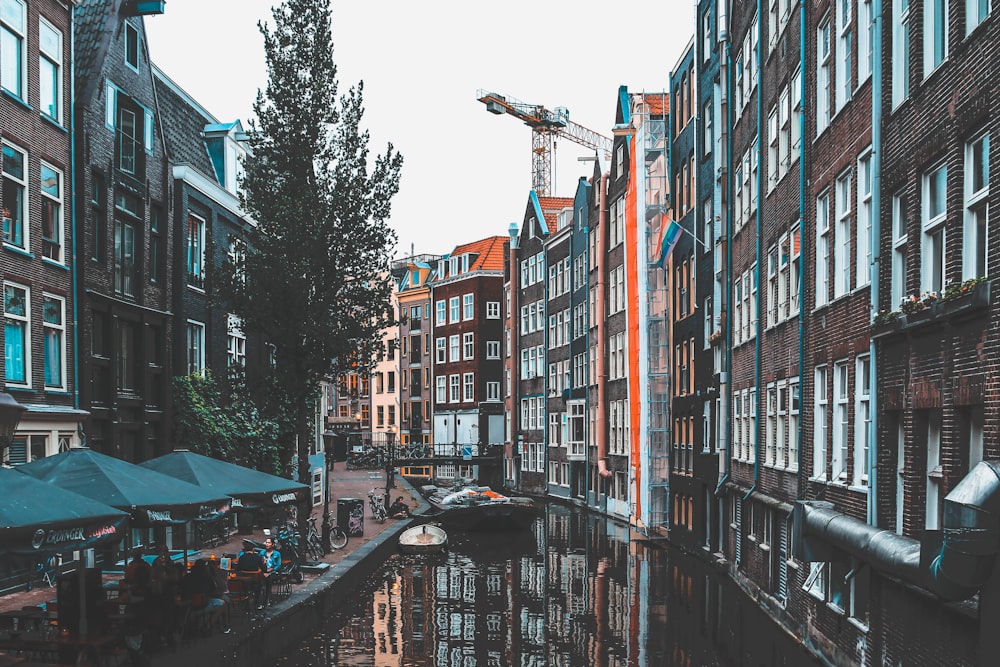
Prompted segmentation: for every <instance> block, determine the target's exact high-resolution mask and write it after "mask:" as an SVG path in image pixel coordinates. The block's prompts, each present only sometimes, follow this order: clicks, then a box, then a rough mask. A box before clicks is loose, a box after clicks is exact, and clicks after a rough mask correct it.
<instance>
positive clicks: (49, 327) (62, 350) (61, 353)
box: [42, 292, 66, 391]
mask: <svg viewBox="0 0 1000 667" xmlns="http://www.w3.org/2000/svg"><path fill="white" fill-rule="evenodd" d="M46 302H53V303H54V304H56V308H57V313H56V314H57V316H58V319H57V320H56V321H50V320H49V318H48V317H47V316H46V312H45V311H46V305H47V304H46ZM42 329H43V340H44V343H43V350H44V351H43V354H42V359H43V361H44V364H45V372H44V381H45V388H46V389H55V390H57V391H65V390H66V299H65V298H64V297H61V296H56V295H55V294H49V293H48V292H42ZM50 336H53V337H55V338H56V339H57V350H56V352H57V354H58V365H59V368H58V369H56V370H57V371H58V372H59V376H58V382H54V383H50V382H49V369H48V365H49V350H50V342H49V337H50Z"/></svg>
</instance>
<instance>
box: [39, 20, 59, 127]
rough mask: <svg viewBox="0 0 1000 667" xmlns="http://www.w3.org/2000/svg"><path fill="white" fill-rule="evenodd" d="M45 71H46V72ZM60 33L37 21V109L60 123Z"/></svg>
mask: <svg viewBox="0 0 1000 667" xmlns="http://www.w3.org/2000/svg"><path fill="white" fill-rule="evenodd" d="M46 70H48V71H47V72H46ZM62 77H63V36H62V31H60V30H59V29H57V28H56V27H55V26H54V25H52V24H51V23H49V22H48V21H46V20H45V19H44V18H43V17H39V19H38V107H39V109H40V110H41V112H42V114H44V115H45V116H47V117H48V118H50V119H52V120H54V121H55V122H56V123H60V124H61V123H62V116H63V113H62V109H63V82H62Z"/></svg>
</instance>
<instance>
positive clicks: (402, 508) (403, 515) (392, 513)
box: [386, 496, 410, 519]
mask: <svg viewBox="0 0 1000 667" xmlns="http://www.w3.org/2000/svg"><path fill="white" fill-rule="evenodd" d="M386 512H387V513H388V515H389V517H390V518H393V519H407V518H409V516H410V506H409V505H407V504H406V503H405V502H403V496H397V497H396V499H395V500H394V501H392V504H391V505H389V509H388V510H386Z"/></svg>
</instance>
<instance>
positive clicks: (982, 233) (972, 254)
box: [962, 133, 990, 281]
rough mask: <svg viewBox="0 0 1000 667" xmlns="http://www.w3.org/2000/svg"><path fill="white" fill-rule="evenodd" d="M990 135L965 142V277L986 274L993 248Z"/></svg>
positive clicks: (963, 255)
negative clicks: (989, 254) (991, 232)
mask: <svg viewBox="0 0 1000 667" xmlns="http://www.w3.org/2000/svg"><path fill="white" fill-rule="evenodd" d="M989 145H990V135H989V133H984V134H980V135H978V136H976V137H974V138H973V139H972V140H971V141H969V142H968V143H966V144H965V169H964V170H963V171H964V173H965V187H964V189H963V191H964V200H965V201H964V206H963V209H964V211H965V215H964V221H963V230H962V236H963V238H962V280H963V281H964V280H969V279H971V278H980V277H984V276H986V274H987V266H988V264H989V263H988V262H987V261H986V255H987V248H988V247H989V238H990V234H989V217H990V216H989V212H990V211H989V196H990V150H989Z"/></svg>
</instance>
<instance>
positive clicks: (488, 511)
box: [425, 486, 538, 530]
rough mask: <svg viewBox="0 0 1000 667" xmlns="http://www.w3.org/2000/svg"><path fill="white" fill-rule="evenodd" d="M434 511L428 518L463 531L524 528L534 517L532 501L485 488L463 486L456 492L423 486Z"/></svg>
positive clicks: (534, 510) (534, 508)
mask: <svg viewBox="0 0 1000 667" xmlns="http://www.w3.org/2000/svg"><path fill="white" fill-rule="evenodd" d="M425 495H426V499H427V502H428V503H429V504H430V505H431V507H432V508H433V509H432V511H431V512H430V513H429V514H428V516H432V517H434V519H435V520H437V521H439V522H441V523H442V524H444V525H446V526H451V527H455V528H460V529H464V530H510V529H523V528H527V527H528V526H530V525H531V523H532V522H533V521H534V520H535V519H536V518H537V516H538V510H537V507H536V506H535V502H534V501H533V500H532V499H531V498H521V497H513V496H505V495H503V494H501V493H497V492H496V491H493V490H492V489H490V488H489V487H488V486H466V487H464V488H461V489H458V490H445V489H439V488H437V487H425Z"/></svg>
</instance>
